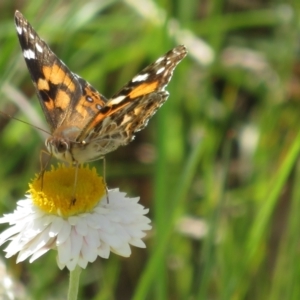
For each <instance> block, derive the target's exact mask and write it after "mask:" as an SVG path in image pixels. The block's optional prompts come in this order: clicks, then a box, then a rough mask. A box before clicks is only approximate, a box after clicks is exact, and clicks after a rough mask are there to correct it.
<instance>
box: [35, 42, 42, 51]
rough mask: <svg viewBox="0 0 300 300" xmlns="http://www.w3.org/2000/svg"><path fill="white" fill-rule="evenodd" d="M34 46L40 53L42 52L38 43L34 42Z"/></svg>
mask: <svg viewBox="0 0 300 300" xmlns="http://www.w3.org/2000/svg"><path fill="white" fill-rule="evenodd" d="M35 48H36V50H37V51H39V52H40V53H43V48H42V47H41V46H40V45H39V44H35Z"/></svg>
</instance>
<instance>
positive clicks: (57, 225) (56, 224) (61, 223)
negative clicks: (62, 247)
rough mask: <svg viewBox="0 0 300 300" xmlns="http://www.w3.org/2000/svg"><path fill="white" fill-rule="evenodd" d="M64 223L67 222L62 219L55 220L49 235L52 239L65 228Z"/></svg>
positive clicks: (56, 218)
mask: <svg viewBox="0 0 300 300" xmlns="http://www.w3.org/2000/svg"><path fill="white" fill-rule="evenodd" d="M64 222H65V220H64V219H62V218H59V217H55V218H53V220H52V223H51V227H50V230H49V235H50V236H51V237H54V236H57V235H58V233H59V232H60V231H61V229H62V227H63V226H64Z"/></svg>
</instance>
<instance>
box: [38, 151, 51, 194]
mask: <svg viewBox="0 0 300 300" xmlns="http://www.w3.org/2000/svg"><path fill="white" fill-rule="evenodd" d="M43 153H45V154H47V155H48V156H49V159H48V160H47V162H46V164H45V165H43V161H42V158H43ZM51 158H52V154H51V153H49V152H47V151H45V150H41V152H40V165H41V171H40V173H39V176H38V180H39V179H41V191H42V190H43V186H44V173H45V171H46V169H47V167H48V165H49V162H50V160H51Z"/></svg>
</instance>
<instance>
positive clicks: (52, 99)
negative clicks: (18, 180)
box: [15, 11, 187, 165]
mask: <svg viewBox="0 0 300 300" xmlns="http://www.w3.org/2000/svg"><path fill="white" fill-rule="evenodd" d="M15 24H16V30H17V34H18V38H19V42H20V45H21V48H22V52H23V56H24V59H25V62H26V64H27V67H28V70H29V72H30V75H31V78H32V81H33V84H34V86H35V89H36V92H37V95H38V98H39V102H40V104H41V107H42V109H43V112H44V114H45V117H46V120H47V123H48V124H49V127H50V132H51V135H50V137H48V138H47V139H46V142H45V144H46V147H47V149H48V151H49V152H50V154H51V155H54V156H55V157H56V158H58V159H61V160H63V161H66V162H69V163H71V164H75V165H78V164H80V163H85V162H91V161H94V160H97V159H100V158H103V157H104V155H105V154H107V153H109V152H111V151H114V150H115V149H117V148H118V147H119V146H123V145H126V144H128V143H129V142H130V141H132V140H133V138H134V134H135V133H136V132H137V131H139V130H141V129H143V128H144V127H145V126H146V125H147V123H148V121H149V119H150V118H151V117H152V116H153V115H154V114H155V112H156V111H157V110H158V109H159V108H160V107H161V105H162V104H163V103H164V102H165V101H166V100H167V98H168V96H169V93H168V92H167V91H166V90H165V87H166V86H167V84H168V83H169V81H170V79H171V77H172V74H173V71H174V69H175V67H176V66H177V64H178V63H179V62H180V61H181V60H182V59H183V58H184V57H185V56H186V54H187V50H186V48H185V46H183V45H180V46H177V47H175V48H174V49H172V50H170V51H169V52H167V53H166V54H165V55H164V56H162V57H160V58H158V59H157V60H156V61H155V62H154V63H152V64H150V65H149V66H148V67H146V68H145V69H143V70H142V71H141V72H140V73H138V74H137V75H136V76H135V77H133V79H131V80H130V81H129V82H128V83H127V84H126V85H125V86H124V87H123V88H121V89H120V90H119V91H118V92H117V93H116V94H115V95H114V96H112V97H111V98H110V99H107V98H105V97H104V96H103V95H102V94H100V93H99V92H98V91H97V90H96V89H95V88H93V87H92V86H91V85H90V84H89V83H88V82H87V81H86V80H84V79H83V78H81V77H80V76H78V75H76V74H75V73H73V72H71V71H70V70H69V69H68V67H67V66H66V65H65V64H64V63H63V62H62V61H61V60H60V59H59V58H58V57H57V56H56V55H55V54H54V53H53V52H52V51H51V49H50V48H49V46H48V45H47V43H46V42H45V41H43V40H42V39H41V38H40V37H39V36H38V34H37V33H36V32H35V30H34V29H33V28H32V26H31V25H30V24H29V23H28V21H27V20H26V19H25V18H24V16H23V15H22V14H21V13H20V12H19V11H16V12H15Z"/></svg>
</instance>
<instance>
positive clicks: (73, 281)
mask: <svg viewBox="0 0 300 300" xmlns="http://www.w3.org/2000/svg"><path fill="white" fill-rule="evenodd" d="M80 273H81V268H80V267H79V266H76V268H75V269H74V270H73V271H71V272H70V281H69V291H68V300H76V299H77V296H78V287H79V277H80Z"/></svg>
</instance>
